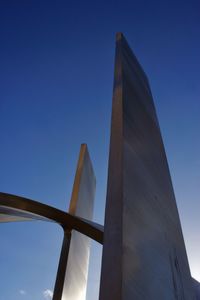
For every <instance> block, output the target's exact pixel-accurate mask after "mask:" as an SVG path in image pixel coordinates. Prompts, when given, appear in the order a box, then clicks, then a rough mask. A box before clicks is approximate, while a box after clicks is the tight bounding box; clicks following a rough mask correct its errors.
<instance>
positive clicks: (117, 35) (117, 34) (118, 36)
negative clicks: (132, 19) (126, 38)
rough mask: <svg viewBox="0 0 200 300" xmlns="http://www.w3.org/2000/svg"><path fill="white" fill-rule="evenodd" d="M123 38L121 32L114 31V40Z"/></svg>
mask: <svg viewBox="0 0 200 300" xmlns="http://www.w3.org/2000/svg"><path fill="white" fill-rule="evenodd" d="M122 38H123V33H122V32H117V33H116V41H119V40H121V39H122Z"/></svg>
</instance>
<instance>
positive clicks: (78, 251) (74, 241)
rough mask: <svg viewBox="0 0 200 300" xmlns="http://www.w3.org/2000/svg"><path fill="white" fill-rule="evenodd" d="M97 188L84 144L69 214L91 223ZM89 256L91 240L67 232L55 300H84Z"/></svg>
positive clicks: (73, 232) (77, 233) (75, 232)
mask: <svg viewBox="0 0 200 300" xmlns="http://www.w3.org/2000/svg"><path fill="white" fill-rule="evenodd" d="M95 187H96V180H95V176H94V171H93V168H92V163H91V160H90V157H89V153H88V150H87V146H86V145H85V144H83V145H81V150H80V156H79V161H78V165H77V171H76V176H75V181H74V186H73V192H72V198H71V202H70V207H69V213H70V214H72V215H75V216H78V217H81V218H84V219H87V220H88V221H89V220H92V216H93V204H94V196H95ZM86 222H87V221H86ZM89 223H90V222H89ZM100 229H102V227H100ZM89 252H90V240H89V238H88V237H86V236H84V235H83V234H80V233H79V232H77V231H75V230H72V232H69V231H65V235H64V240H63V246H62V251H61V257H60V263H59V268H58V275H57V280H56V285H55V289H54V297H53V300H59V299H60V297H61V295H62V298H61V299H62V300H84V299H85V296H86V287H87V276H88V264H89ZM66 266H67V268H66V269H65V267H66ZM65 271H66V272H65ZM63 284H64V287H63Z"/></svg>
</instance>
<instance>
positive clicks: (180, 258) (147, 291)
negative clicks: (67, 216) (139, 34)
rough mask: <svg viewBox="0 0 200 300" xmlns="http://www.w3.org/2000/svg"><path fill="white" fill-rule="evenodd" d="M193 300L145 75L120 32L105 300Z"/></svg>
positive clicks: (102, 297)
mask: <svg viewBox="0 0 200 300" xmlns="http://www.w3.org/2000/svg"><path fill="white" fill-rule="evenodd" d="M110 299H115V300H132V299H134V300H147V299H148V300H158V299H159V300H160V299H162V300H169V299H170V300H173V299H174V300H175V299H176V300H179V299H180V300H191V299H195V298H194V294H193V289H192V284H191V277H190V270H189V266H188V260H187V255H186V251H185V245H184V240H183V236H182V231H181V225H180V220H179V215H178V211H177V207H176V201H175V197H174V192H173V187H172V183H171V178H170V173H169V168H168V164H167V159H166V155H165V150H164V146H163V142H162V138H161V133H160V129H159V125H158V120H157V116H156V112H155V108H154V104H153V99H152V95H151V91H150V87H149V84H148V80H147V77H146V75H145V73H144V72H143V70H142V68H141V66H140V65H139V63H138V61H137V59H136V58H135V56H134V55H133V53H132V51H131V49H130V48H129V46H128V44H127V42H126V40H125V38H124V37H123V35H122V34H120V33H119V34H117V42H116V58H115V78H114V91H113V108H112V123H111V140H110V156H109V171H108V187H107V201H106V215H105V229H104V246H103V258H102V273H101V284H100V300H110Z"/></svg>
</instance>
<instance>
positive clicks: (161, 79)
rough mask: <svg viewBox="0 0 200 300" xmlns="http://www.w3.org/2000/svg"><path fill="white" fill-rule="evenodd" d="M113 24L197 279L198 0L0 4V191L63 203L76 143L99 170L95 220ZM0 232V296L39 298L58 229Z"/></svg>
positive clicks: (94, 276) (93, 293) (94, 269)
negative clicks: (130, 63)
mask: <svg viewBox="0 0 200 300" xmlns="http://www.w3.org/2000/svg"><path fill="white" fill-rule="evenodd" d="M117 31H122V32H123V33H124V35H125V36H126V38H127V40H128V42H129V44H130V46H131V48H132V49H133V51H134V53H135V54H136V56H137V57H138V59H139V61H140V63H141V65H142V66H143V68H144V70H145V72H146V74H147V76H148V77H149V81H150V84H151V88H152V93H153V96H154V100H155V105H156V108H157V113H158V118H159V121H160V126H161V130H162V135H163V139H164V144H165V147H166V152H167V156H168V161H169V165H170V170H171V174H172V179H173V182H174V188H175V194H176V197H177V203H178V207H179V212H180V216H181V222H182V225H183V230H184V236H185V240H186V245H187V250H188V256H189V259H190V265H191V269H192V272H193V275H194V276H196V278H197V279H199V280H200V264H199V261H200V255H199V254H198V253H200V239H199V228H200V220H199V211H200V199H199V195H200V188H199V180H200V157H199V153H200V141H199V129H200V120H199V115H200V101H199V97H200V79H199V78H200V59H199V53H200V38H199V37H200V3H199V1H60V0H58V1H36V0H35V1H9V0H8V1H1V2H0V41H1V47H0V83H1V88H0V136H1V148H0V166H1V168H0V191H2V192H9V193H13V194H19V195H22V196H26V197H29V198H32V199H35V200H40V201H42V202H44V203H48V204H50V205H53V206H56V207H58V208H61V209H67V207H68V204H69V199H70V194H71V189H72V184H73V177H74V173H75V168H76V161H77V156H78V152H79V146H80V144H81V143H82V142H86V143H88V146H89V150H90V153H91V157H92V160H93V164H94V169H95V173H96V177H97V195H96V204H95V216H94V219H95V221H97V222H100V223H103V213H104V204H105V195H106V176H107V161H108V147H109V134H110V128H109V126H110V113H111V99H112V84H113V67H114V48H115V44H114V43H115V34H116V32H117ZM0 233H1V239H2V245H1V248H0V266H1V272H0V273H1V275H0V277H1V276H2V278H3V279H2V278H0V279H1V280H0V290H1V293H2V297H3V298H2V300H13V299H16V300H19V299H22V298H24V299H27V300H32V299H38V300H39V299H44V297H43V295H42V291H44V290H45V289H51V290H52V289H53V283H54V280H55V272H56V266H57V261H58V254H59V251H60V245H61V240H62V232H61V230H60V229H59V228H57V227H56V226H55V225H52V224H43V223H40V222H39V223H37V224H33V223H29V224H26V225H24V224H23V223H21V224H15V225H13V224H3V225H1V229H0ZM92 250H93V251H92V262H91V268H90V275H89V279H90V285H89V291H88V298H87V299H88V300H91V299H97V294H98V291H97V289H98V276H99V266H100V256H101V247H100V246H98V245H96V244H95V243H94V245H93V248H92ZM28 251H30V253H28ZM13 270H14V271H13ZM3 273H4V274H5V275H4V276H3V275H2V274H3ZM20 290H25V291H26V294H25V295H21V294H20V292H19V291H20ZM0 299H1V296H0Z"/></svg>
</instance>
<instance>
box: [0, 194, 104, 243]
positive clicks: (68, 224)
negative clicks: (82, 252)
mask: <svg viewBox="0 0 200 300" xmlns="http://www.w3.org/2000/svg"><path fill="white" fill-rule="evenodd" d="M30 220H41V221H50V222H55V223H57V224H59V225H60V226H62V228H63V229H64V231H66V230H69V231H71V230H72V229H74V230H77V231H78V232H80V233H82V234H84V235H87V236H88V237H90V238H92V239H93V240H95V241H97V242H98V243H100V244H103V226H101V225H99V224H96V223H94V222H91V221H88V220H85V219H83V218H79V217H76V216H74V215H71V214H69V213H67V212H64V211H62V210H59V209H57V208H54V207H52V206H49V205H47V204H43V203H40V202H37V201H34V200H30V199H27V198H24V197H20V196H16V195H11V194H7V193H1V192H0V223H2V222H10V221H12V222H13V221H30Z"/></svg>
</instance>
